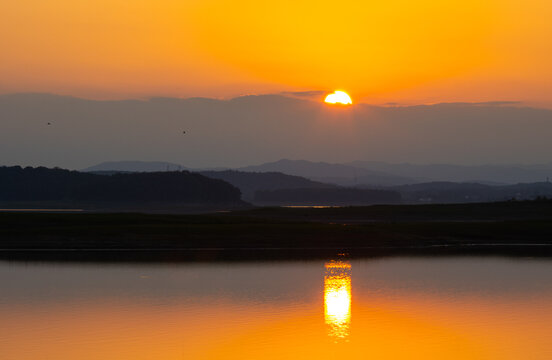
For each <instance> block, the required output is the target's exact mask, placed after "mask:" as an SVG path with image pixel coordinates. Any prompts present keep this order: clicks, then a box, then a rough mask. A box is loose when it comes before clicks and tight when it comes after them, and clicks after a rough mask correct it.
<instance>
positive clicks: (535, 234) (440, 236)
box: [0, 202, 552, 254]
mask: <svg viewBox="0 0 552 360" xmlns="http://www.w3.org/2000/svg"><path fill="white" fill-rule="evenodd" d="M551 219H552V204H550V203H546V202H545V203H538V202H521V203H516V202H512V203H494V204H464V205H427V206H403V205H395V206H370V207H352V208H330V209H286V208H260V209H254V210H247V211H237V212H231V213H224V214H204V215H158V214H138V213H119V214H112V213H78V214H60V213H55V214H53V213H0V248H2V249H4V250H15V249H20V250H33V249H34V250H36V249H49V250H56V249H73V250H75V249H77V250H98V249H111V250H117V249H119V250H120V249H135V250H163V251H165V250H171V249H172V250H186V249H216V250H220V249H225V250H228V251H230V250H243V249H257V250H259V249H265V250H266V249H296V250H309V249H312V250H314V249H318V250H324V249H330V250H336V249H343V250H347V249H365V250H369V251H376V250H378V249H379V250H382V251H383V250H385V251H391V252H412V251H421V250H423V251H426V252H429V251H430V250H431V252H435V251H437V252H447V251H451V249H457V250H458V251H460V250H461V251H462V252H466V251H471V250H469V249H472V250H473V251H475V250H476V249H477V251H480V250H481V249H488V251H489V252H491V253H492V252H501V251H505V250H504V249H508V252H512V251H515V249H517V250H519V251H520V252H521V250H522V249H523V252H524V253H527V251H528V252H529V253H535V254H540V253H543V252H549V251H550V250H548V248H550V247H551V246H550V245H552V221H551ZM486 251H487V250H486Z"/></svg>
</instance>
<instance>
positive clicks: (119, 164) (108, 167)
mask: <svg viewBox="0 0 552 360" xmlns="http://www.w3.org/2000/svg"><path fill="white" fill-rule="evenodd" d="M171 170H172V171H175V170H186V168H185V167H184V166H182V165H179V164H175V163H170V162H166V161H105V162H102V163H100V164H97V165H94V166H90V167H87V168H85V169H82V170H81V171H83V172H101V171H120V172H156V171H171Z"/></svg>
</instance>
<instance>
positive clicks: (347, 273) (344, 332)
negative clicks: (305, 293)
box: [324, 261, 351, 340]
mask: <svg viewBox="0 0 552 360" xmlns="http://www.w3.org/2000/svg"><path fill="white" fill-rule="evenodd" d="M325 268H326V272H325V276H324V318H325V320H326V324H327V325H328V327H329V332H328V334H329V336H331V337H333V338H335V340H346V339H347V337H348V336H349V332H350V325H351V264H349V263H348V262H344V261H330V262H327V263H326V264H325Z"/></svg>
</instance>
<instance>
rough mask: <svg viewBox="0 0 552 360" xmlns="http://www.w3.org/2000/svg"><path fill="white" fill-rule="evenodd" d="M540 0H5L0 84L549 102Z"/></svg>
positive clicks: (78, 90) (35, 88)
mask: <svg viewBox="0 0 552 360" xmlns="http://www.w3.org/2000/svg"><path fill="white" fill-rule="evenodd" d="M551 18H552V1H550V0H523V1H522V0H487V1H485V0H448V1H441V0H439V1H438V0H417V1H412V0H385V1H383V0H382V1H370V0H364V1H348V2H346V1H327V0H319V1H312V0H303V1H297V0H278V1H275V0H263V1H259V0H256V1H253V0H188V1H182V0H180V1H176V0H156V1H153V0H134V1H127V0H79V1H74V0H49V1H45V0H17V1H13V0H8V1H2V3H1V4H0V34H2V36H1V37H0V48H1V49H2V53H1V55H0V92H1V93H11V92H52V93H58V94H69V95H75V96H82V97H90V98H102V99H106V98H107V99H109V98H128V97H149V96H177V97H190V96H208V97H232V96H237V95H241V94H259V93H275V92H280V91H307V90H323V91H329V90H332V91H333V90H334V89H344V90H346V91H348V92H349V93H350V94H351V96H352V97H353V100H356V101H357V102H359V101H361V102H368V103H376V104H381V103H386V102H396V103H407V104H412V103H433V102H442V101H489V100H521V101H526V102H529V103H536V104H537V103H538V104H543V105H551V104H552V67H551V66H550V64H552V41H551V40H550V39H551V38H552V21H550V19H551Z"/></svg>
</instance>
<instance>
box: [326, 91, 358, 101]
mask: <svg viewBox="0 0 552 360" xmlns="http://www.w3.org/2000/svg"><path fill="white" fill-rule="evenodd" d="M324 102H325V103H328V104H342V105H351V104H352V103H353V101H352V100H351V97H350V96H349V95H348V94H347V93H346V92H345V91H340V90H336V91H334V92H333V94H328V96H326V99H324Z"/></svg>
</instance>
